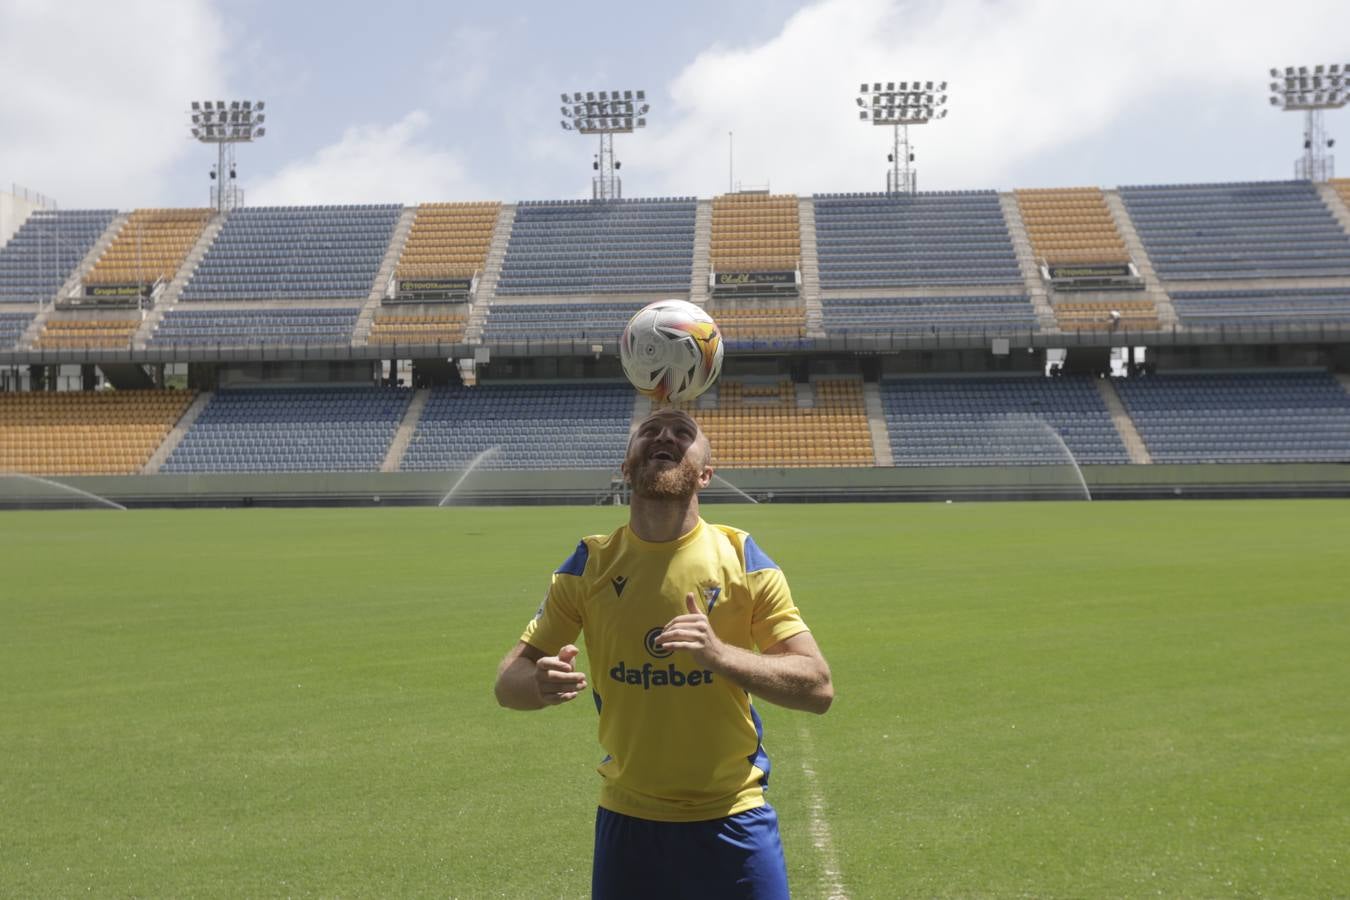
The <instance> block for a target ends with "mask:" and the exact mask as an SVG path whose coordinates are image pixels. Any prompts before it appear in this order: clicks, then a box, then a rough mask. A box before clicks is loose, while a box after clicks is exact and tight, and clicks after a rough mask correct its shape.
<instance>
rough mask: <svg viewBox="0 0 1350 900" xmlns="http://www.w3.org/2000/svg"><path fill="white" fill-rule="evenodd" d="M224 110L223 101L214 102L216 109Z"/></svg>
mask: <svg viewBox="0 0 1350 900" xmlns="http://www.w3.org/2000/svg"><path fill="white" fill-rule="evenodd" d="M224 108H225V101H224V100H217V101H216V109H224Z"/></svg>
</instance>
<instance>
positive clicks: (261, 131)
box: [253, 128, 267, 138]
mask: <svg viewBox="0 0 1350 900" xmlns="http://www.w3.org/2000/svg"><path fill="white" fill-rule="evenodd" d="M264 134H267V129H266V128H259V129H258V130H257V131H255V132H253V136H254V137H256V138H260V137H262V136H263V135H264Z"/></svg>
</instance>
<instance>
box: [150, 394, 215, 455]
mask: <svg viewBox="0 0 1350 900" xmlns="http://www.w3.org/2000/svg"><path fill="white" fill-rule="evenodd" d="M214 396H215V394H213V393H211V392H210V391H202V392H201V393H200V394H198V395H197V398H196V399H195V400H193V401H192V405H191V406H189V407H188V408H187V412H185V413H183V417H182V418H181V419H179V420H178V421H177V422H176V423H175V424H174V426H173V431H170V432H169V436H168V437H166V438H165V439H164V443H162V444H160V445H159V447H157V448H156V449H155V452H154V454H153V455H152V456H151V457H150V459H149V460H148V461H147V462H146V464H145V466H144V467H143V468H142V469H141V474H142V475H153V474H155V473H156V472H158V471H159V470H160V469H161V468H162V467H163V466H164V464H165V463H166V462H168V461H169V457H170V456H172V455H173V451H174V450H175V449H177V447H178V445H179V444H181V443H182V442H183V438H185V437H186V436H187V433H188V431H189V430H190V429H191V428H192V423H193V422H195V421H197V417H198V416H200V415H201V414H202V410H204V409H206V405H207V404H208V403H210V402H211V398H212V397H214Z"/></svg>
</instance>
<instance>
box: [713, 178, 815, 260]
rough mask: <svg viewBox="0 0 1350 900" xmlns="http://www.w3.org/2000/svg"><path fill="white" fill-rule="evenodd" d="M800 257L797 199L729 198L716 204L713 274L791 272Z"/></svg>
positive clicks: (782, 197)
mask: <svg viewBox="0 0 1350 900" xmlns="http://www.w3.org/2000/svg"><path fill="white" fill-rule="evenodd" d="M801 257H802V239H801V225H800V223H799V222H798V220H797V198H796V197H795V196H790V195H787V196H773V195H769V194H726V195H723V196H721V197H717V198H716V199H714V200H713V204H712V242H711V244H710V245H709V259H710V260H711V262H712V267H713V271H714V272H791V271H795V270H796V269H797V268H799V263H800V260H801Z"/></svg>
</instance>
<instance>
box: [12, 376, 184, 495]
mask: <svg viewBox="0 0 1350 900" xmlns="http://www.w3.org/2000/svg"><path fill="white" fill-rule="evenodd" d="M193 396H194V394H193V393H192V392H190V391H98V392H78V391H64V392H60V393H49V392H43V391H37V392H34V393H23V394H11V393H0V472H21V473H24V474H28V475H130V474H134V473H136V472H138V471H140V469H141V468H142V467H143V466H144V465H145V464H146V463H147V462H148V461H149V459H150V456H151V455H152V454H153V453H154V452H155V449H156V448H157V447H158V446H159V445H160V444H161V443H162V442H163V441H164V438H166V437H167V436H168V434H169V432H170V431H172V430H173V426H174V424H175V423H176V422H177V421H178V420H179V419H180V418H182V416H183V413H184V412H185V411H186V410H187V408H188V406H189V405H191V403H192V399H193Z"/></svg>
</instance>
